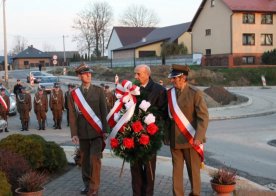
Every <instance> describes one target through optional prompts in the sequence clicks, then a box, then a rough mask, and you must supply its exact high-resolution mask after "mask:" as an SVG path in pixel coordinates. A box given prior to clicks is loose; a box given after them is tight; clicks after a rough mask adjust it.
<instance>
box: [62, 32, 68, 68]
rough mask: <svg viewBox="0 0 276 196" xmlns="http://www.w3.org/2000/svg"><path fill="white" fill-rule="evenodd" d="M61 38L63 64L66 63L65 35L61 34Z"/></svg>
mask: <svg viewBox="0 0 276 196" xmlns="http://www.w3.org/2000/svg"><path fill="white" fill-rule="evenodd" d="M66 37H67V36H66ZM62 38H63V65H64V66H65V65H66V53H65V36H64V35H63V36H62Z"/></svg>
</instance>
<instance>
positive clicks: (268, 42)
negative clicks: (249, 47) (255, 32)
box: [261, 34, 273, 46]
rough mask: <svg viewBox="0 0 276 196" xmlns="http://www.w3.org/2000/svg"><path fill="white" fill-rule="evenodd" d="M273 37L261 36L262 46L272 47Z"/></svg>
mask: <svg viewBox="0 0 276 196" xmlns="http://www.w3.org/2000/svg"><path fill="white" fill-rule="evenodd" d="M272 43H273V35H272V34H261V45H263V46H272Z"/></svg>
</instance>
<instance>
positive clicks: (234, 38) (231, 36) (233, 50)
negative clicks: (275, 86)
mask: <svg viewBox="0 0 276 196" xmlns="http://www.w3.org/2000/svg"><path fill="white" fill-rule="evenodd" d="M189 31H190V32H192V51H193V52H194V53H202V54H203V55H204V59H203V64H204V65H207V66H228V67H231V66H241V65H250V64H253V65H259V64H261V63H262V62H261V56H262V54H263V53H264V52H265V51H268V50H272V49H274V48H276V1H275V0H203V1H202V3H201V4H200V6H199V8H198V10H197V12H196V14H195V16H194V18H193V20H192V22H191V25H190V27H189Z"/></svg>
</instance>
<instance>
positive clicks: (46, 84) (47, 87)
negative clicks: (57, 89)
mask: <svg viewBox="0 0 276 196" xmlns="http://www.w3.org/2000/svg"><path fill="white" fill-rule="evenodd" d="M40 79H41V80H40V82H39V85H38V86H39V87H41V88H43V89H44V91H45V92H47V93H50V92H51V90H52V89H53V88H54V84H55V83H56V82H59V78H58V77H56V76H43V77H41V78H40Z"/></svg>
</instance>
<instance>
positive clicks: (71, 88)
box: [64, 84, 75, 126]
mask: <svg viewBox="0 0 276 196" xmlns="http://www.w3.org/2000/svg"><path fill="white" fill-rule="evenodd" d="M73 88H75V85H73V84H68V90H67V91H66V92H65V94H64V107H65V109H66V111H67V126H69V108H68V98H69V94H70V92H71V90H73Z"/></svg>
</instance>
